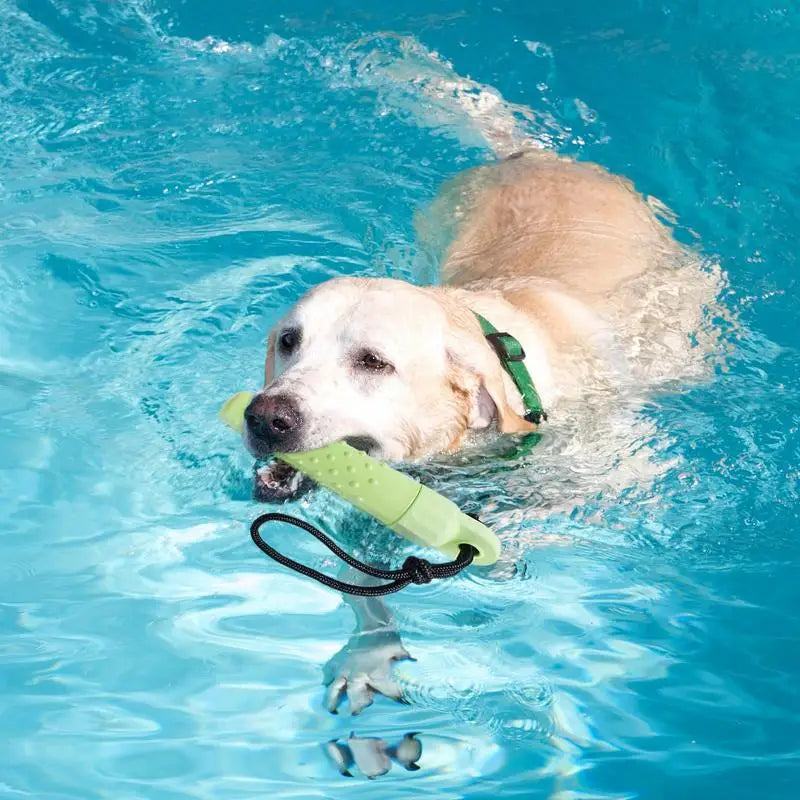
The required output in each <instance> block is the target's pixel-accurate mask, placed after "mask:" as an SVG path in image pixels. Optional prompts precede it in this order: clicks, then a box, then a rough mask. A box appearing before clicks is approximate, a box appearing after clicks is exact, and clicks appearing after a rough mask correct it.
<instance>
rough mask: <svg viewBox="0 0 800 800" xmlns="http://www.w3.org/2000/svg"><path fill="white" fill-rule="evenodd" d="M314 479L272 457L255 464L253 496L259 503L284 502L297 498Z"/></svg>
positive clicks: (306, 489) (311, 484)
mask: <svg viewBox="0 0 800 800" xmlns="http://www.w3.org/2000/svg"><path fill="white" fill-rule="evenodd" d="M313 485H314V481H312V480H311V479H310V478H307V477H306V476H305V475H303V474H302V473H301V472H298V471H297V470H296V469H295V468H294V467H292V466H290V465H289V464H287V463H286V462H285V461H278V459H273V460H272V461H269V462H267V463H266V464H260V465H259V464H257V465H256V467H255V472H254V475H253V498H254V499H255V500H257V501H258V502H260V503H286V502H288V501H289V500H297V499H299V498H300V497H302V496H303V495H304V494H305V493H306V492H307V491H308V490H309V489H311V487H312V486H313Z"/></svg>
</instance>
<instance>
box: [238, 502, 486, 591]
mask: <svg viewBox="0 0 800 800" xmlns="http://www.w3.org/2000/svg"><path fill="white" fill-rule="evenodd" d="M267 522H285V523H287V524H288V525H294V527H295V528H300V529H301V530H304V531H306V533H310V534H311V535H312V536H313V537H315V538H316V539H317V540H318V541H320V542H322V544H324V545H325V547H327V548H328V550H330V551H331V552H332V553H333V554H334V555H336V556H338V557H339V558H340V559H341V560H342V561H344V563H345V564H348V565H349V566H351V567H353V568H355V569H357V570H359V571H361V572H363V573H364V574H365V575H370V576H371V577H373V578H381V579H382V580H388V581H390V583H384V584H381V585H380V586H359V585H358V584H354V583H346V582H345V581H340V580H337V579H336V578H331V577H330V576H329V575H325V574H324V573H322V572H319V571H317V570H315V569H312V568H311V567H308V566H306V565H305V564H301V563H299V562H298V561H295V560H293V559H291V558H289V557H288V556H285V555H283V553H279V552H278V551H277V550H276V549H275V548H274V547H271V546H270V545H268V544H267V543H266V542H265V541H264V540H263V539H262V538H261V532H260V529H261V527H262V525H264V524H265V523H267ZM250 536H251V537H252V539H253V542H255V545H256V547H258V549H259V550H261V552H262V553H264V554H265V555H268V556H269V557H270V558H272V559H273V560H275V561H277V562H278V563H279V564H280V565H281V566H284V567H289V569H293V570H295V571H296V572H299V573H300V574H301V575H305V576H306V577H307V578H313V579H314V580H316V581H319V582H320V583H321V584H323V585H324V586H327V587H328V588H329V589H334V590H336V591H338V592H344V593H345V594H355V595H360V596H361V597H379V596H380V595H384V594H391V593H392V592H398V591H400V589H403V588H404V587H406V586H408V584H410V583H415V584H418V585H421V584H425V583H430V582H431V581H432V580H435V579H437V578H452V577H453V576H454V575H458V573H459V572H461V570H462V569H464V568H465V567H468V566H469V565H470V564H471V563H472V559H473V558H475V554H476V553H477V552H478V551H477V550H476V549H475V548H474V547H473V546H472V545H471V544H461V545H459V547H458V556H456V558H455V559H454V560H453V561H448V562H446V563H444V564H431V562H430V561H428V560H426V559H424V558H417V557H416V556H409V557H408V558H407V559H406V560H405V561H404V562H403V566H402V567H401V568H400V569H379V568H378V567H373V566H371V565H370V564H364V563H363V562H362V561H359V560H358V559H356V558H353V556H351V555H350V554H349V553H345V551H344V550H342V548H341V547H339V545H337V544H336V542H334V541H333V540H332V539H331V538H330V537H328V536H326V535H325V534H324V533H323V532H322V531H321V530H320V529H319V528H316V527H315V526H314V525H312V524H311V523H310V522H306V521H305V520H302V519H299V518H298V517H292V516H290V515H289V514H281V513H280V512H270V513H268V514H262V515H261V516H260V517H257V518H256V519H254V520H253V523H252V525H251V526H250Z"/></svg>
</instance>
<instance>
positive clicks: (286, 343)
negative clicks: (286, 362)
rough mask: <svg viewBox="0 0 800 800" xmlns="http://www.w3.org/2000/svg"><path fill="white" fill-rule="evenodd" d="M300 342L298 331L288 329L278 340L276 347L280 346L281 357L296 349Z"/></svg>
mask: <svg viewBox="0 0 800 800" xmlns="http://www.w3.org/2000/svg"><path fill="white" fill-rule="evenodd" d="M299 341H300V331H298V330H297V329H296V328H288V329H287V330H285V331H284V332H283V333H282V334H281V335H280V337H279V338H278V345H279V346H280V349H281V353H282V354H283V355H289V353H291V352H292V350H294V349H295V347H297V344H298V342H299Z"/></svg>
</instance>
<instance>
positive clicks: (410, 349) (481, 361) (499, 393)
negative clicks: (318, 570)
mask: <svg viewBox="0 0 800 800" xmlns="http://www.w3.org/2000/svg"><path fill="white" fill-rule="evenodd" d="M495 420H496V421H497V422H498V427H499V428H500V429H501V430H503V431H522V430H530V429H531V426H530V424H529V423H527V422H525V421H524V420H523V419H521V417H519V416H518V414H517V413H516V412H515V411H514V410H513V409H511V407H510V406H509V404H508V401H507V398H506V395H505V388H504V383H503V374H502V367H501V365H500V362H499V361H498V359H497V357H496V356H495V355H494V353H493V352H492V351H491V349H490V348H489V346H488V345H487V343H486V342H485V340H484V339H483V336H482V334H481V331H480V326H479V325H478V323H477V321H476V320H475V318H474V316H473V315H472V313H471V312H470V310H469V309H468V308H466V307H465V306H463V305H461V304H459V303H456V302H455V301H454V300H453V299H452V298H450V297H449V296H448V295H447V294H446V293H444V292H442V291H440V290H436V289H422V288H418V287H415V286H412V285H410V284H406V283H403V282H401V281H394V280H383V279H382V280H372V279H357V278H340V279H335V280H332V281H328V282H327V283H324V284H322V285H321V286H319V287H317V288H316V289H314V290H312V291H311V292H309V294H308V295H306V296H305V297H304V298H303V299H302V300H301V301H300V302H299V303H298V304H297V305H296V306H295V307H294V308H293V309H292V311H291V312H290V313H289V314H288V315H287V316H286V317H285V318H284V319H283V320H281V322H280V323H279V324H278V325H277V326H276V328H275V329H274V330H273V331H272V333H271V334H270V343H269V347H268V354H267V367H266V383H265V387H264V389H263V390H262V391H261V392H259V393H258V394H257V395H256V397H255V398H254V399H253V401H252V402H251V403H250V405H249V406H248V408H247V411H246V413H245V421H246V425H245V439H246V442H247V445H248V447H249V448H250V450H251V452H252V453H253V454H254V455H256V456H258V457H261V458H263V457H265V456H267V455H269V454H270V453H273V452H294V451H300V450H309V449H313V448H317V447H322V446H324V445H326V444H329V443H331V442H333V441H338V440H344V441H347V442H349V443H350V444H353V445H354V446H356V447H359V448H360V449H362V450H365V451H366V452H368V453H370V455H374V456H377V457H380V458H385V459H389V460H403V459H408V458H417V457H420V456H423V455H427V454H431V453H435V452H442V451H446V450H452V449H455V448H457V447H458V445H459V443H460V441H461V439H462V437H463V435H464V434H465V432H466V431H467V430H469V429H470V428H486V427H488V426H489V425H491V424H492V422H493V421H495Z"/></svg>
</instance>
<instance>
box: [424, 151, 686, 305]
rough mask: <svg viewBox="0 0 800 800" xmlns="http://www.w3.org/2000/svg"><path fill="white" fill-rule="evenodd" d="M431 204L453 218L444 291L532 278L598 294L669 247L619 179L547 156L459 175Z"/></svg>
mask: <svg viewBox="0 0 800 800" xmlns="http://www.w3.org/2000/svg"><path fill="white" fill-rule="evenodd" d="M440 203H442V204H444V205H445V206H447V207H449V209H450V211H449V213H450V214H454V216H455V230H454V231H453V240H452V243H451V244H450V246H449V248H448V249H447V251H446V254H445V258H444V261H443V265H442V280H443V281H444V282H445V283H447V284H450V285H453V286H467V285H469V284H472V283H474V282H475V281H487V280H488V281H494V280H496V279H503V278H505V279H509V278H512V279H513V278H541V279H545V280H554V281H558V282H559V283H561V284H563V285H564V286H566V287H569V288H570V289H572V290H574V291H576V292H578V293H580V294H585V293H605V292H608V291H611V290H613V289H614V288H615V287H616V286H617V285H618V284H619V283H620V282H622V281H624V280H626V279H628V278H632V277H634V276H636V275H638V274H640V273H641V272H643V271H645V270H646V269H648V268H649V267H650V266H652V265H653V264H654V263H656V262H658V261H662V260H663V259H664V257H665V256H672V255H674V254H675V252H676V247H677V246H676V244H675V242H674V240H673V239H672V237H671V236H670V235H669V232H668V231H667V230H666V229H665V227H664V226H663V225H662V224H661V223H660V222H659V221H658V219H657V218H656V216H655V214H654V213H653V211H652V209H651V208H650V206H649V205H648V204H647V203H646V202H644V200H643V199H642V197H641V196H640V195H639V194H638V193H637V192H636V191H635V190H634V188H633V186H632V185H631V183H630V182H629V181H627V180H625V179H623V178H620V177H617V176H614V175H611V174H609V173H608V172H606V171H605V170H604V169H602V168H601V167H598V166H596V165H594V164H580V163H578V162H575V161H572V160H569V159H566V158H562V157H559V156H556V155H554V154H552V153H548V152H542V151H528V152H524V153H520V154H518V155H517V156H513V157H511V158H508V159H506V160H504V161H501V162H498V163H496V164H492V165H489V166H483V167H478V168H476V169H473V170H469V171H467V172H465V173H463V174H462V175H460V176H458V177H457V178H455V179H454V180H453V181H451V182H450V183H449V184H448V185H447V186H445V188H444V190H443V192H442V195H441V196H440V199H439V200H438V201H437V204H436V205H438V204H440ZM442 211H443V212H444V211H445V209H444V208H442Z"/></svg>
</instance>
